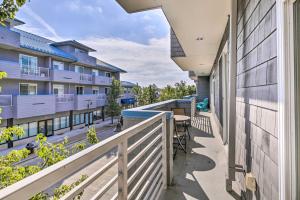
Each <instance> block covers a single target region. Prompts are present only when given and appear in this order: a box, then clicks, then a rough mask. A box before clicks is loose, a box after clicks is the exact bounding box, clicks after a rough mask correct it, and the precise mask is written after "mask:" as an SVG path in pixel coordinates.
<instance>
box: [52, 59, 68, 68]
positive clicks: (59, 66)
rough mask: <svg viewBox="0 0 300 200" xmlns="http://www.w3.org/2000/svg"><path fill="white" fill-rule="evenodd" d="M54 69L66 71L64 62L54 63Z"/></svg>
mask: <svg viewBox="0 0 300 200" xmlns="http://www.w3.org/2000/svg"><path fill="white" fill-rule="evenodd" d="M52 67H53V69H55V70H64V69H65V67H64V63H63V62H58V61H53V65H52Z"/></svg>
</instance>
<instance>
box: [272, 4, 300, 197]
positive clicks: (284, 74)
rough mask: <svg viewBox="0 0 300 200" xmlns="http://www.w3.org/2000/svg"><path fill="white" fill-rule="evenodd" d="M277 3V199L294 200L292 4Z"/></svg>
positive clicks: (294, 143) (294, 125)
mask: <svg viewBox="0 0 300 200" xmlns="http://www.w3.org/2000/svg"><path fill="white" fill-rule="evenodd" d="M294 2H295V0H277V1H276V13H277V65H278V66H277V67H278V70H277V76H278V77H277V78H278V118H277V124H278V167H279V174H278V179H279V180H278V182H279V199H298V198H299V197H298V198H297V193H299V191H297V188H296V182H297V180H296V179H297V177H296V169H295V167H296V164H295V158H296V156H295V153H296V147H295V145H296V142H295V140H296V137H295V135H296V131H295V127H296V126H297V124H295V112H298V110H297V109H296V107H295V91H296V89H295V81H296V80H295V74H296V72H295V63H294V42H295V38H294V30H293V29H294V27H293V24H294V22H293V18H294V13H293V4H294Z"/></svg>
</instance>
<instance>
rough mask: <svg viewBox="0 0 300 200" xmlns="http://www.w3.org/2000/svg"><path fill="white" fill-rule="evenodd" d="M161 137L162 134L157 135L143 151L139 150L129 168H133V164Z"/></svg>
mask: <svg viewBox="0 0 300 200" xmlns="http://www.w3.org/2000/svg"><path fill="white" fill-rule="evenodd" d="M160 138H161V134H159V135H158V136H156V137H155V139H154V140H152V142H150V143H149V144H148V145H147V146H146V147H145V148H144V149H143V150H142V151H140V152H139V154H138V155H136V156H135V157H134V158H133V159H132V160H131V161H130V162H129V163H128V169H131V168H132V166H133V165H134V164H135V163H136V162H137V161H138V160H139V159H140V158H141V157H142V156H143V155H144V154H145V153H146V152H147V151H148V150H149V149H150V148H151V147H152V146H153V145H154V144H155V143H156V142H157V141H158V140H159V139H160Z"/></svg>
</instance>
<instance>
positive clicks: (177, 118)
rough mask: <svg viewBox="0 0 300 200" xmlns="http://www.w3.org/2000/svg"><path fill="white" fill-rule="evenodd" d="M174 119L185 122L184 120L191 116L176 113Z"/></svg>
mask: <svg viewBox="0 0 300 200" xmlns="http://www.w3.org/2000/svg"><path fill="white" fill-rule="evenodd" d="M174 119H175V121H178V122H183V121H189V120H190V119H191V118H190V117H189V116H185V115H174Z"/></svg>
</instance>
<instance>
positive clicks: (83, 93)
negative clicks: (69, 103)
mask: <svg viewBox="0 0 300 200" xmlns="http://www.w3.org/2000/svg"><path fill="white" fill-rule="evenodd" d="M77 87H82V88H83V90H82V95H84V88H85V87H84V86H82V85H75V92H76V93H77Z"/></svg>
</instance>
